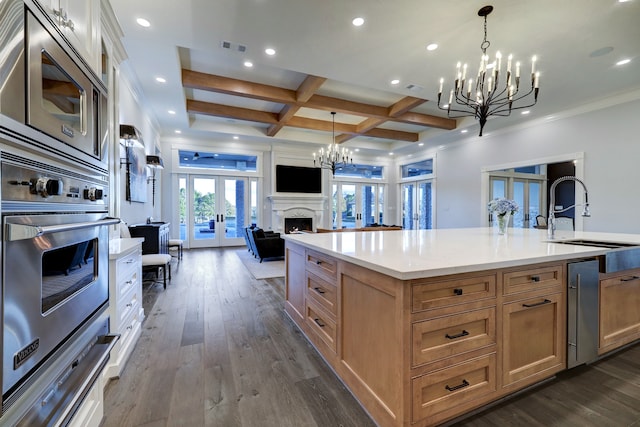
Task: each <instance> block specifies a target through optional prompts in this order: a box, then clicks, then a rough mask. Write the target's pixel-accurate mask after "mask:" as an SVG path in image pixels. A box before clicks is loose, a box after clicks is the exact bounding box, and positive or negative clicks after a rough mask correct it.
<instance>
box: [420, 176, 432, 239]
mask: <svg viewBox="0 0 640 427" xmlns="http://www.w3.org/2000/svg"><path fill="white" fill-rule="evenodd" d="M418 211H419V213H420V215H419V217H418V229H420V230H430V229H431V213H432V212H431V183H430V182H421V183H420V184H419V186H418Z"/></svg>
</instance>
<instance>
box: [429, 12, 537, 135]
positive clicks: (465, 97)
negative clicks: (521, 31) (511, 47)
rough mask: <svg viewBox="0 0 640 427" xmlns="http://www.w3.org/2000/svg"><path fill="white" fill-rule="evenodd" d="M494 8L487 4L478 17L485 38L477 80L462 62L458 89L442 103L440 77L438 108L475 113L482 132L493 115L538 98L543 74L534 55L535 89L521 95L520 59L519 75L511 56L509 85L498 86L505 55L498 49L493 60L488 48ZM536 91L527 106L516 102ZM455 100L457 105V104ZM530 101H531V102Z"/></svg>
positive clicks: (455, 115) (454, 115)
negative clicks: (488, 29)
mask: <svg viewBox="0 0 640 427" xmlns="http://www.w3.org/2000/svg"><path fill="white" fill-rule="evenodd" d="M492 11H493V6H484V7H483V8H481V9H480V10H479V11H478V16H482V17H484V40H483V41H482V44H481V45H480V49H481V50H482V56H481V58H480V68H479V69H478V76H477V78H476V80H475V82H474V81H473V79H468V80H467V64H464V65H463V66H462V69H461V64H460V62H458V64H457V66H456V77H455V83H454V88H453V89H451V92H450V93H449V103H448V104H446V105H444V106H441V105H440V98H441V97H442V85H443V83H444V79H440V90H439V91H438V108H440V109H441V110H446V111H447V115H448V116H449V117H450V118H459V117H467V116H474V117H475V118H476V119H477V120H478V121H479V122H480V135H479V136H482V129H483V128H484V125H485V123H486V122H487V119H488V118H489V117H490V116H503V117H506V116H509V115H510V114H511V111H512V110H519V109H521V108H529V107H531V106H533V105H535V104H536V102H537V101H538V90H539V89H538V83H539V78H540V73H538V72H536V57H535V56H534V57H533V58H531V89H530V90H529V91H528V92H527V93H525V94H519V92H518V91H519V89H520V62H516V64H515V78H514V76H513V75H512V73H511V62H512V55H509V56H508V57H507V69H506V75H505V85H504V86H503V87H502V88H500V87H499V86H498V84H499V82H500V79H501V78H502V69H501V67H502V55H501V54H500V52H496V58H495V60H494V61H493V62H492V63H489V55H487V48H488V47H489V46H490V45H491V43H490V42H489V41H488V40H487V16H488V15H489V14H490V13H491V12H492ZM531 94H533V102H531V103H530V104H527V105H522V106H519V107H515V106H514V103H516V102H518V101H520V100H521V99H523V98H526V97H528V96H529V95H531ZM454 101H455V104H454ZM529 102H530V101H529Z"/></svg>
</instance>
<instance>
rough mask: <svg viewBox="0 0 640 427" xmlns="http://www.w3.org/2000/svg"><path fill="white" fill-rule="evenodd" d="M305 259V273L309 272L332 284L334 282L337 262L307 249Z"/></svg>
mask: <svg viewBox="0 0 640 427" xmlns="http://www.w3.org/2000/svg"><path fill="white" fill-rule="evenodd" d="M306 259H307V262H306V266H307V271H311V272H312V273H315V274H317V275H319V276H321V277H324V278H325V279H327V280H329V281H331V282H333V283H335V282H336V276H337V271H338V262H337V260H336V259H335V258H331V257H330V256H328V255H325V254H322V253H320V252H316V251H311V250H308V249H307V255H306Z"/></svg>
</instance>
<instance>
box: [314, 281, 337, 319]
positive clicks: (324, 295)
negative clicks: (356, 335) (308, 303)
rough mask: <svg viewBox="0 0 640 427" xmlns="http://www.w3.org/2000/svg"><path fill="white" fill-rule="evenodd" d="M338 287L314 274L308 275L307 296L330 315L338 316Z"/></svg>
mask: <svg viewBox="0 0 640 427" xmlns="http://www.w3.org/2000/svg"><path fill="white" fill-rule="evenodd" d="M336 293H337V290H336V286H335V285H334V284H332V283H329V282H327V281H326V280H324V279H322V278H320V277H318V276H316V275H315V274H313V273H309V272H308V273H307V296H308V297H309V298H311V299H313V300H314V301H315V302H317V303H318V304H319V305H321V306H322V308H324V309H325V310H326V311H327V312H328V313H330V314H332V315H333V316H335V315H336V301H337V295H336Z"/></svg>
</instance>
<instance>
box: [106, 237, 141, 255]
mask: <svg viewBox="0 0 640 427" xmlns="http://www.w3.org/2000/svg"><path fill="white" fill-rule="evenodd" d="M142 242H144V237H133V238H131V239H112V240H109V259H117V258H119V257H120V255H122V254H123V253H124V252H126V251H128V250H129V249H131V248H133V247H135V246H138V245H141V244H142Z"/></svg>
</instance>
